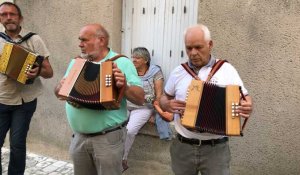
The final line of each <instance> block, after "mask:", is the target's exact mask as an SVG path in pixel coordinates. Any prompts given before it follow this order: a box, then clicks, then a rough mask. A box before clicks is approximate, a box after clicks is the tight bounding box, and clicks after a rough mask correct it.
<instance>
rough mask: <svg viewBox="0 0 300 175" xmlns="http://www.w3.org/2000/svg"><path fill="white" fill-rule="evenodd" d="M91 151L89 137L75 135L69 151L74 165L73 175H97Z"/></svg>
mask: <svg viewBox="0 0 300 175" xmlns="http://www.w3.org/2000/svg"><path fill="white" fill-rule="evenodd" d="M92 151H93V146H92V144H91V143H89V137H85V136H82V135H80V134H77V133H75V134H74V136H73V139H72V141H71V145H70V149H69V152H70V155H71V158H72V161H73V165H74V175H87V174H89V175H97V170H96V167H95V165H94V161H93V157H92Z"/></svg>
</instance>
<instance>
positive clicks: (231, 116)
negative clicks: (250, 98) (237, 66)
mask: <svg viewBox="0 0 300 175" xmlns="http://www.w3.org/2000/svg"><path fill="white" fill-rule="evenodd" d="M239 103H240V87H239V86H235V85H228V86H227V87H226V109H227V110H226V134H227V135H232V136H234V135H235V136H239V135H241V118H240V116H239V115H238V113H236V112H235V110H236V109H237V107H238V106H239Z"/></svg>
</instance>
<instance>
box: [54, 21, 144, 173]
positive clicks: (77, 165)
mask: <svg viewBox="0 0 300 175" xmlns="http://www.w3.org/2000/svg"><path fill="white" fill-rule="evenodd" d="M79 40H80V44H79V47H80V49H81V57H82V58H85V59H88V60H89V61H92V62H93V63H96V64H101V63H102V62H104V61H105V60H107V59H110V58H112V57H114V56H116V55H117V53H116V52H114V51H112V49H110V48H109V47H108V42H109V34H108V32H107V31H106V29H105V28H104V27H103V26H102V25H100V24H89V25H86V26H84V27H83V28H82V29H81V30H80V34H79ZM73 64H74V60H72V61H71V63H70V64H69V67H68V69H67V71H66V74H65V76H64V77H66V76H67V75H68V73H69V71H70V69H71V68H72V65H73ZM113 73H114V77H115V80H116V86H117V88H122V87H124V86H125V93H124V98H123V99H122V101H121V107H120V108H119V109H118V110H93V109H88V108H83V107H80V108H77V107H75V106H73V105H71V104H69V103H66V113H67V118H68V121H69V124H70V126H71V128H72V130H73V132H74V137H73V139H72V143H71V145H70V154H71V157H72V159H73V163H74V173H75V175H87V174H89V175H94V174H98V175H106V174H107V175H108V174H109V175H120V174H122V166H121V165H122V154H123V150H124V139H125V134H126V128H125V125H126V122H127V120H128V119H127V109H126V99H127V100H129V101H131V102H133V103H135V104H138V105H142V104H143V102H144V91H143V89H142V88H141V86H142V84H141V81H140V79H139V77H138V75H137V72H136V69H135V67H134V65H133V64H132V62H131V61H130V60H129V59H128V58H126V57H121V58H119V59H117V60H116V61H114V68H113ZM125 75H126V78H125ZM125 79H126V81H125ZM63 82H64V78H63V79H62V81H61V82H60V83H59V84H58V85H57V87H56V89H55V92H56V95H57V96H58V94H57V93H58V91H59V89H60V87H61V85H62V84H63ZM126 82H127V83H126Z"/></svg>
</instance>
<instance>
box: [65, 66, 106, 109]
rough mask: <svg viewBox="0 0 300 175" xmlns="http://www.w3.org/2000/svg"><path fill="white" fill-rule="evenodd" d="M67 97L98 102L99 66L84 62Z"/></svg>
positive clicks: (86, 101)
mask: <svg viewBox="0 0 300 175" xmlns="http://www.w3.org/2000/svg"><path fill="white" fill-rule="evenodd" d="M69 98H71V99H72V100H74V101H78V102H82V103H91V104H100V66H99V65H97V64H93V63H91V62H86V63H85V65H84V67H83V69H82V71H81V72H80V74H79V76H78V79H77V82H76V83H75V85H74V87H73V89H72V90H71V92H70V95H69Z"/></svg>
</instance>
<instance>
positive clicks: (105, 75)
mask: <svg viewBox="0 0 300 175" xmlns="http://www.w3.org/2000/svg"><path fill="white" fill-rule="evenodd" d="M112 67H113V62H112V61H105V62H102V63H101V64H95V63H93V62H90V61H88V60H86V59H82V58H76V59H75V63H74V64H73V66H72V68H71V69H70V72H69V74H68V76H67V77H66V79H65V81H64V83H63V85H62V87H61V89H60V90H59V92H58V94H59V96H60V97H61V98H63V99H65V100H67V101H70V102H73V103H76V104H78V105H79V106H82V107H85V108H89V109H96V110H105V109H110V110H112V109H118V108H119V107H120V99H121V98H120V97H119V95H120V93H119V91H118V89H117V87H116V86H115V80H114V76H113V72H112Z"/></svg>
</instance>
